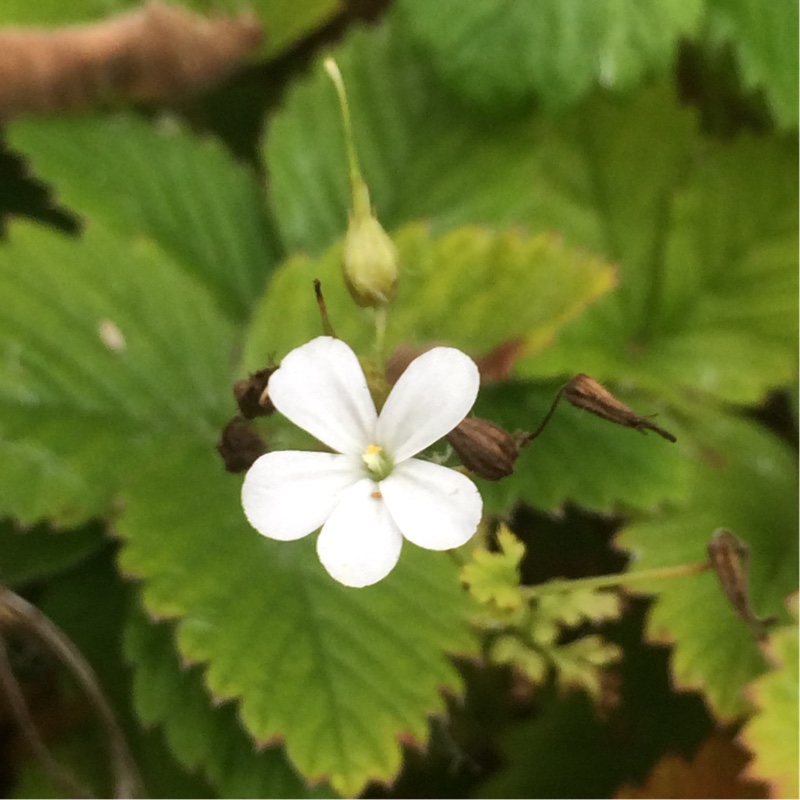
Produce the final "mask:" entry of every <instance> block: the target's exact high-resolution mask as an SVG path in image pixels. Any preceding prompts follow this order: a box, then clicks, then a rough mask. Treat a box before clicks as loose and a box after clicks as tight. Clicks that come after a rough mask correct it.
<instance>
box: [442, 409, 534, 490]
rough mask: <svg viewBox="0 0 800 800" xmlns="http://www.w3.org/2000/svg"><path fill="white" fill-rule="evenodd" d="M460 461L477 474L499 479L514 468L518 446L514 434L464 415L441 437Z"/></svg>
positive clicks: (490, 423) (482, 420)
mask: <svg viewBox="0 0 800 800" xmlns="http://www.w3.org/2000/svg"><path fill="white" fill-rule="evenodd" d="M445 438H446V439H447V441H448V442H449V443H450V445H451V447H452V448H453V450H455V451H456V453H457V454H458V457H459V458H460V459H461V463H462V464H463V465H464V466H465V467H466V468H467V469H469V470H471V471H472V472H474V473H475V474H476V475H477V476H478V477H480V478H484V479H486V480H487V481H499V480H500V479H501V478H505V477H506V476H507V475H510V474H511V473H512V472H513V471H514V465H515V463H516V461H517V456H518V455H519V447H518V446H517V442H516V440H515V439H514V437H513V436H512V435H511V434H510V433H508V432H507V431H504V430H503V429H502V428H501V427H499V426H498V425H495V424H494V423H493V422H489V420H486V419H481V418H480V417H467V418H466V419H464V420H462V421H461V422H460V423H459V424H458V425H457V426H456V427H455V428H454V429H453V430H452V431H450V433H448V434H447V436H446V437H445Z"/></svg>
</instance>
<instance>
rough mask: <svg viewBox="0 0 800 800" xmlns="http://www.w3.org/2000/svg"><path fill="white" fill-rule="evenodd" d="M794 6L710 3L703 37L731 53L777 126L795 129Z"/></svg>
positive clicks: (727, 0) (784, 1) (738, 0)
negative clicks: (727, 46)
mask: <svg viewBox="0 0 800 800" xmlns="http://www.w3.org/2000/svg"><path fill="white" fill-rule="evenodd" d="M797 27H798V13H797V3H795V2H794V0H773V1H772V2H770V3H761V2H759V0H711V2H710V3H709V38H710V39H711V41H712V42H715V43H720V42H728V43H730V44H731V45H732V47H733V49H734V50H735V52H736V54H737V56H738V59H739V65H740V67H741V71H742V75H743V77H744V81H745V83H746V85H748V86H752V87H755V88H758V89H761V90H763V92H764V94H765V96H766V98H767V101H768V102H769V105H770V108H771V109H772V113H773V115H774V117H775V119H776V121H777V122H778V124H779V125H781V126H783V127H787V128H789V127H797V79H798V57H797V36H796V33H797Z"/></svg>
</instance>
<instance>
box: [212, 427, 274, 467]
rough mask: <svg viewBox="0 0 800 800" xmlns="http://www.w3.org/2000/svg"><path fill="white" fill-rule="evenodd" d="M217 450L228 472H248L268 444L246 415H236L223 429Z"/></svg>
mask: <svg viewBox="0 0 800 800" xmlns="http://www.w3.org/2000/svg"><path fill="white" fill-rule="evenodd" d="M217 452H218V453H219V454H220V456H222V460H223V462H224V463H225V469H226V470H227V471H228V472H246V471H247V470H248V469H250V467H252V466H253V462H254V461H255V460H256V459H257V458H258V457H259V456H263V455H264V453H266V452H267V445H266V443H265V442H264V440H263V439H262V438H261V436H260V435H259V434H258V433H256V431H254V430H253V429H252V428H251V427H250V425H249V424H248V422H247V420H246V419H245V418H244V417H234V418H233V419H232V420H231V421H230V422H229V423H228V424H227V425H226V426H225V427H224V428H223V429H222V434H221V436H220V438H219V441H218V442H217Z"/></svg>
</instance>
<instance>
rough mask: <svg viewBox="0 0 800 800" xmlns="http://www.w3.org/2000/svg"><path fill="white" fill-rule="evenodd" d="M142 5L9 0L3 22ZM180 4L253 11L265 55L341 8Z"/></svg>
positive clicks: (253, 0) (209, 10)
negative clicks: (259, 26) (259, 22)
mask: <svg viewBox="0 0 800 800" xmlns="http://www.w3.org/2000/svg"><path fill="white" fill-rule="evenodd" d="M138 5H140V4H139V3H138V2H137V0H69V1H68V2H61V0H44V1H43V2H38V3H27V2H25V0H6V1H5V2H4V4H3V23H4V24H6V25H10V24H14V25H35V26H47V27H50V26H56V25H70V24H73V23H77V22H96V21H99V20H102V19H105V18H106V17H108V16H109V15H111V14H114V13H119V12H121V11H124V10H126V9H130V8H133V7H136V6H138ZM181 5H183V6H185V7H186V8H188V9H191V10H193V11H196V12H198V13H202V14H207V15H209V16H210V15H215V16H217V15H220V14H228V15H233V14H239V13H241V12H242V9H243V7H246V8H249V9H251V10H252V11H254V12H255V13H256V14H257V15H258V17H259V19H260V20H261V22H262V23H263V26H264V30H265V32H266V35H265V37H264V45H263V47H262V49H261V53H262V54H263V55H269V56H277V55H278V54H280V53H282V52H284V51H285V50H287V49H288V48H290V47H291V46H292V45H293V44H295V43H296V42H297V41H298V40H299V39H301V38H302V37H304V36H305V35H307V34H308V33H310V32H312V31H313V30H315V29H316V28H318V27H320V26H322V25H323V24H324V23H326V22H328V21H329V20H330V19H331V18H332V17H333V16H334V14H336V13H337V12H338V11H339V3H338V2H337V0H304V2H303V3H300V4H298V3H293V2H290V1H289V0H249V2H248V3H247V4H246V6H243V4H242V3H241V2H239V0H181Z"/></svg>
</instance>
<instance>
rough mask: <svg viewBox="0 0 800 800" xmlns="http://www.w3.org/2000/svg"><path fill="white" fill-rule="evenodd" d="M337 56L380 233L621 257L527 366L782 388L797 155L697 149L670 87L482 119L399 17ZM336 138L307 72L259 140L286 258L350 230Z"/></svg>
mask: <svg viewBox="0 0 800 800" xmlns="http://www.w3.org/2000/svg"><path fill="white" fill-rule="evenodd" d="M336 57H337V60H338V62H339V64H340V67H341V69H342V72H343V75H344V80H345V83H346V85H347V87H348V93H349V96H350V105H351V111H352V116H353V123H354V129H355V132H356V133H355V138H356V145H357V148H358V151H359V154H360V158H361V161H362V166H363V170H364V173H365V177H366V180H367V182H368V184H369V185H370V189H371V192H372V196H373V200H374V204H375V206H376V209H377V212H378V215H379V217H380V219H381V221H382V222H383V224H384V226H385V227H387V228H388V229H391V228H393V227H396V226H397V225H399V224H401V223H403V222H405V221H408V220H411V219H418V218H426V219H430V220H431V223H432V226H433V230H434V232H436V231H439V230H442V229H451V228H453V227H456V226H458V225H462V224H464V223H482V224H490V225H494V226H506V225H509V224H521V225H523V226H524V227H525V229H527V230H529V231H531V232H532V233H534V234H535V233H538V232H543V231H557V232H558V234H559V235H560V236H562V237H563V239H564V241H565V242H566V243H567V244H571V245H577V246H580V247H583V248H586V249H587V250H588V251H589V252H590V253H596V254H599V255H601V256H603V257H605V258H606V259H609V260H611V261H613V262H616V263H617V264H618V265H619V278H620V280H619V289H618V290H617V291H616V292H614V293H613V294H611V295H609V296H607V297H606V298H605V299H604V300H603V301H601V302H599V303H598V304H597V305H596V306H595V307H594V308H593V309H591V310H590V311H589V312H588V313H587V314H585V315H583V316H582V318H581V319H579V320H575V321H574V322H573V323H572V324H570V325H569V326H567V327H566V328H565V330H564V331H563V332H562V333H561V334H560V335H559V338H558V341H557V342H556V344H555V346H553V347H552V348H551V349H550V350H549V351H548V352H547V353H544V354H542V355H541V356H540V357H538V358H537V359H536V362H535V363H529V364H524V365H521V372H520V374H522V375H525V376H531V377H532V376H536V377H545V376H546V377H551V376H555V375H558V376H562V375H567V374H574V373H575V372H577V371H583V372H587V373H589V374H591V375H593V376H594V377H595V378H597V379H599V380H601V381H602V380H608V379H616V380H625V381H628V382H631V383H633V384H635V385H637V386H640V387H643V388H648V389H650V390H651V391H653V392H655V393H658V394H661V395H667V396H670V397H671V399H673V400H674V401H676V402H677V403H679V404H680V405H682V404H683V403H682V402H681V401H682V399H683V397H684V396H685V395H687V394H688V395H694V394H696V393H698V392H701V393H704V394H709V395H711V396H712V397H717V398H721V399H724V400H727V401H732V402H737V403H746V402H755V401H757V400H759V399H760V398H761V396H762V395H763V394H764V392H765V391H766V390H767V389H769V388H771V387H772V386H775V385H779V384H781V383H784V382H786V381H788V380H791V379H792V378H793V376H794V375H795V373H796V358H795V351H796V339H797V312H796V308H797V305H796V299H797V270H796V251H797V225H796V220H795V208H796V205H797V180H796V175H797V161H796V152H795V149H794V148H793V147H792V146H791V145H789V144H788V143H782V142H777V141H769V140H765V139H759V140H755V139H753V138H749V137H746V136H743V137H740V138H738V139H736V140H734V141H732V142H718V141H715V140H712V139H709V138H706V137H704V136H703V135H702V134H701V133H700V132H699V130H698V128H697V121H696V119H695V116H694V114H693V113H692V112H690V111H688V110H686V109H684V108H682V107H681V106H680V105H679V103H678V102H677V100H676V98H675V96H674V92H673V91H672V90H670V89H667V88H665V87H660V88H659V87H656V88H652V89H649V90H646V91H643V92H641V93H640V94H639V95H637V96H636V97H635V98H633V99H631V100H629V101H627V102H625V101H618V102H612V101H610V100H609V99H607V98H604V97H601V96H596V97H592V98H590V99H588V100H587V101H586V102H585V103H584V104H582V105H581V106H580V107H578V108H577V109H575V111H573V112H572V113H570V114H567V115H565V116H563V117H560V118H558V119H555V120H553V119H547V118H544V117H542V116H539V115H536V114H525V115H521V116H519V117H516V118H511V119H498V120H497V121H496V122H493V124H492V125H491V126H488V125H486V124H485V121H484V120H481V119H479V118H477V117H476V116H475V115H474V114H473V115H470V114H468V113H467V112H466V111H465V110H464V109H463V108H459V107H458V106H457V105H455V104H454V103H453V101H452V99H451V98H448V96H447V94H446V92H445V91H444V89H443V88H442V87H441V86H440V85H438V84H437V81H436V78H435V76H433V75H431V72H430V69H429V67H428V66H427V65H426V64H425V63H424V60H422V59H421V58H420V57H419V55H418V54H417V53H416V51H415V50H414V48H413V47H412V46H411V45H410V44H409V43H408V42H407V41H406V36H405V35H404V32H403V30H402V26H400V25H399V24H398V22H397V20H396V19H394V18H392V17H390V18H389V19H387V21H386V22H385V23H384V25H382V26H381V28H380V29H379V30H377V31H375V32H373V33H371V34H370V35H368V34H367V33H366V32H364V31H356V32H355V33H353V34H351V36H350V37H349V38H348V40H347V41H346V43H345V44H344V45H343V46H342V47H341V48H340V49H339V50H338V51H337V52H336ZM667 132H668V133H667ZM341 136H342V134H341V121H340V119H339V112H338V109H337V106H336V101H335V96H334V92H333V88H332V86H331V85H330V81H329V80H328V78H327V76H326V75H325V74H324V72H323V71H322V70H321V69H318V70H315V71H314V73H312V75H311V76H310V77H309V78H308V79H307V80H305V81H303V82H301V83H298V84H297V85H296V86H295V87H294V88H293V89H292V91H291V92H289V94H288V95H287V99H286V104H285V107H284V109H283V112H282V113H280V114H278V115H277V116H276V118H275V119H274V121H273V124H272V126H271V128H270V131H269V135H268V138H267V141H266V149H265V153H266V161H267V165H268V168H269V171H270V178H271V188H272V193H271V198H272V204H273V208H274V210H275V215H276V219H277V222H278V227H279V229H280V231H281V233H282V235H283V236H284V239H285V241H286V243H287V246H288V247H289V249H298V248H302V249H310V250H312V251H314V252H317V251H319V250H321V249H322V248H324V247H325V246H327V245H328V244H330V243H331V242H332V241H335V240H336V239H338V238H339V237H340V236H341V235H342V233H343V232H344V229H345V225H346V218H347V208H348V204H349V201H348V190H347V176H346V163H345V155H344V154H345V149H344V144H343V142H342V138H341ZM643 176H646V178H647V179H646V180H643V179H642V178H643ZM787 176H788V177H787Z"/></svg>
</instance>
